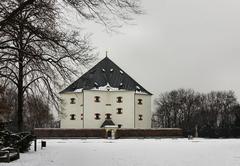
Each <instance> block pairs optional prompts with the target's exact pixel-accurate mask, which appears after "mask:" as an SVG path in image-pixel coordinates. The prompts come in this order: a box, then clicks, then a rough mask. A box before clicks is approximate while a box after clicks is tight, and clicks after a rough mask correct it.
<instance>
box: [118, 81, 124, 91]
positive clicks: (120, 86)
mask: <svg viewBox="0 0 240 166" xmlns="http://www.w3.org/2000/svg"><path fill="white" fill-rule="evenodd" d="M118 89H119V90H120V89H123V83H122V82H121V83H120V84H119V87H118Z"/></svg>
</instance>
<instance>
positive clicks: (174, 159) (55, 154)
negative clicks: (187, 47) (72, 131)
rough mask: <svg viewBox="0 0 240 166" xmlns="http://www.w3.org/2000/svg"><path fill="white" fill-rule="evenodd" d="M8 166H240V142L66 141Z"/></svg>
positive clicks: (175, 140) (32, 152) (165, 140)
mask: <svg viewBox="0 0 240 166" xmlns="http://www.w3.org/2000/svg"><path fill="white" fill-rule="evenodd" d="M46 141H47V147H46V148H44V149H43V150H41V149H40V148H38V151H37V152H34V151H33V150H31V151H30V152H28V153H25V154H21V156H20V159H19V160H17V161H14V162H11V163H4V164H3V163H0V165H1V166H2V165H4V166H240V139H193V140H188V139H119V140H105V139H81V140H80V139H75V140H74V139H64V140H59V139H57V140H46Z"/></svg>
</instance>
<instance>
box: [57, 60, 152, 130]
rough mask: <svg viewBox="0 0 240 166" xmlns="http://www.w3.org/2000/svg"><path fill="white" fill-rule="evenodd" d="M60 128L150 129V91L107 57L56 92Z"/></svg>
mask: <svg viewBox="0 0 240 166" xmlns="http://www.w3.org/2000/svg"><path fill="white" fill-rule="evenodd" d="M60 95H61V98H62V101H63V105H62V108H63V110H62V112H63V117H62V118H61V128H78V129H81V128H87V129H95V128H103V127H106V126H117V127H118V128H139V129H147V128H151V95H152V94H151V93H150V92H148V91H147V90H145V89H144V88H143V87H142V86H141V85H140V84H138V83H137V82H136V81H135V80H134V79H132V78H131V77H130V76H129V75H128V74H127V73H125V72H124V71H123V70H122V69H121V68H119V67H118V66H117V65H116V64H115V63H114V62H112V61H111V60H110V59H109V58H108V57H106V58H104V59H103V60H102V61H100V62H99V63H98V64H96V65H95V66H94V67H93V68H92V69H90V70H89V71H88V72H87V73H85V74H84V75H83V76H81V77H80V78H79V79H78V80H77V81H75V82H74V83H73V84H71V85H70V86H69V87H67V88H66V89H64V90H63V91H62V92H60Z"/></svg>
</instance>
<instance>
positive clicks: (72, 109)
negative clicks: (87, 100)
mask: <svg viewBox="0 0 240 166" xmlns="http://www.w3.org/2000/svg"><path fill="white" fill-rule="evenodd" d="M61 98H62V99H63V101H64V104H63V110H62V111H63V113H64V114H65V115H64V117H62V119H61V128H83V120H81V117H82V116H81V114H83V93H64V94H61ZM71 98H75V104H70V102H71ZM70 114H75V115H76V116H75V119H76V120H70Z"/></svg>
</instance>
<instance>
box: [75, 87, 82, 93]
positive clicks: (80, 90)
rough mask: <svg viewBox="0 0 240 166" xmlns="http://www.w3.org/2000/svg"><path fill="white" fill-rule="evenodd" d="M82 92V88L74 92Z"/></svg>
mask: <svg viewBox="0 0 240 166" xmlns="http://www.w3.org/2000/svg"><path fill="white" fill-rule="evenodd" d="M82 91H83V88H80V89H75V90H74V92H82Z"/></svg>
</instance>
